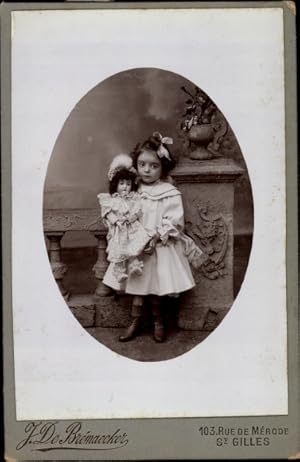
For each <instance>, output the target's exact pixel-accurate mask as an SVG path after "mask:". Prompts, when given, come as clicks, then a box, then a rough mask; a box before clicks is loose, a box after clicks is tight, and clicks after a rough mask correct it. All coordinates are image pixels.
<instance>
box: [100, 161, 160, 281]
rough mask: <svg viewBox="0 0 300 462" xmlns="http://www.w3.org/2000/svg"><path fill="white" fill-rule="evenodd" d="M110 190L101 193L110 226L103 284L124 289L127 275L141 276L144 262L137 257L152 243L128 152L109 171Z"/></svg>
mask: <svg viewBox="0 0 300 462" xmlns="http://www.w3.org/2000/svg"><path fill="white" fill-rule="evenodd" d="M108 179H109V193H110V194H107V193H101V194H98V196H97V197H98V199H99V203H100V206H101V216H102V219H103V222H104V224H106V226H107V227H108V233H107V242H108V245H107V248H106V252H107V254H108V256H107V259H108V261H109V262H110V265H109V267H108V270H107V272H106V274H105V275H104V278H103V282H104V284H106V285H108V286H110V287H112V288H114V289H121V288H122V286H121V283H122V282H123V281H124V280H126V279H127V278H128V276H129V275H130V276H132V278H133V280H134V277H136V276H140V275H141V274H142V272H143V262H142V261H141V260H139V259H138V258H137V256H138V255H139V254H141V252H142V251H143V249H144V247H145V245H146V244H147V243H148V242H149V240H150V238H151V235H149V234H148V233H147V232H146V231H145V229H144V228H143V226H142V225H141V223H140V222H139V218H140V216H141V213H142V210H141V198H140V196H139V194H137V193H136V192H135V190H136V188H137V185H136V181H135V180H136V169H135V168H134V167H133V166H132V159H131V157H129V156H128V155H127V154H119V155H118V156H116V157H115V159H114V160H113V161H112V163H111V166H110V168H109V171H108Z"/></svg>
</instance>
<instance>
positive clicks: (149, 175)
mask: <svg viewBox="0 0 300 462" xmlns="http://www.w3.org/2000/svg"><path fill="white" fill-rule="evenodd" d="M161 170H162V169H161V161H160V159H159V157H158V156H157V155H156V153H155V152H154V151H142V152H141V154H140V155H139V157H138V160H137V171H138V174H139V175H140V177H141V179H142V181H143V183H146V184H151V183H154V182H155V181H157V180H158V179H159V178H160V177H161Z"/></svg>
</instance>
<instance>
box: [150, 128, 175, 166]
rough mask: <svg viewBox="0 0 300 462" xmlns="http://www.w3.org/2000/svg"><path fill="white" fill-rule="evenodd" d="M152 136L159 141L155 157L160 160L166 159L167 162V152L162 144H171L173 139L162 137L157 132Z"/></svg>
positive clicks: (168, 157)
mask: <svg viewBox="0 0 300 462" xmlns="http://www.w3.org/2000/svg"><path fill="white" fill-rule="evenodd" d="M153 136H154V137H155V138H157V139H159V141H160V145H159V147H158V149H157V155H158V157H159V158H160V159H161V158H162V157H166V158H167V159H168V160H171V157H170V154H169V151H168V150H167V149H166V148H165V147H164V144H173V138H170V137H168V136H162V135H161V134H160V133H159V132H154V133H153Z"/></svg>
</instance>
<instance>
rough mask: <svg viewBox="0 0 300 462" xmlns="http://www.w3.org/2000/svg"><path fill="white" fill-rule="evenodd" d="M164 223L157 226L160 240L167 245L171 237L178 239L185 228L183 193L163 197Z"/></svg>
mask: <svg viewBox="0 0 300 462" xmlns="http://www.w3.org/2000/svg"><path fill="white" fill-rule="evenodd" d="M163 201H164V202H163V209H164V210H163V216H162V223H161V225H160V226H158V228H157V232H158V234H159V237H160V240H161V241H162V243H163V244H164V245H165V244H166V243H167V241H168V239H169V237H173V238H175V239H178V238H179V236H180V235H181V233H182V231H183V229H184V211H183V205H182V199H181V195H180V194H177V195H174V196H172V197H167V198H165V199H163Z"/></svg>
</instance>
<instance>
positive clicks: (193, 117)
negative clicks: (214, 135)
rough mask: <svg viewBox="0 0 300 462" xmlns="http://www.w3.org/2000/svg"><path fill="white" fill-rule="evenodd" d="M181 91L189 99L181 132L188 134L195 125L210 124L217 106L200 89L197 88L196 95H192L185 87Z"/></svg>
mask: <svg viewBox="0 0 300 462" xmlns="http://www.w3.org/2000/svg"><path fill="white" fill-rule="evenodd" d="M181 90H183V91H184V93H186V94H187V95H188V96H189V98H188V99H187V100H186V101H185V103H186V108H185V112H184V114H183V116H182V117H183V120H182V122H181V127H180V128H181V130H183V131H185V132H188V131H189V130H190V129H191V128H192V127H193V126H194V125H202V124H210V123H211V119H212V116H213V115H214V113H215V111H216V106H215V105H214V104H213V103H212V101H211V100H210V99H209V97H208V96H207V95H206V93H204V92H203V91H202V90H200V88H198V87H197V86H195V93H194V94H192V93H190V92H189V91H188V90H187V89H186V88H185V87H184V86H182V87H181Z"/></svg>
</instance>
